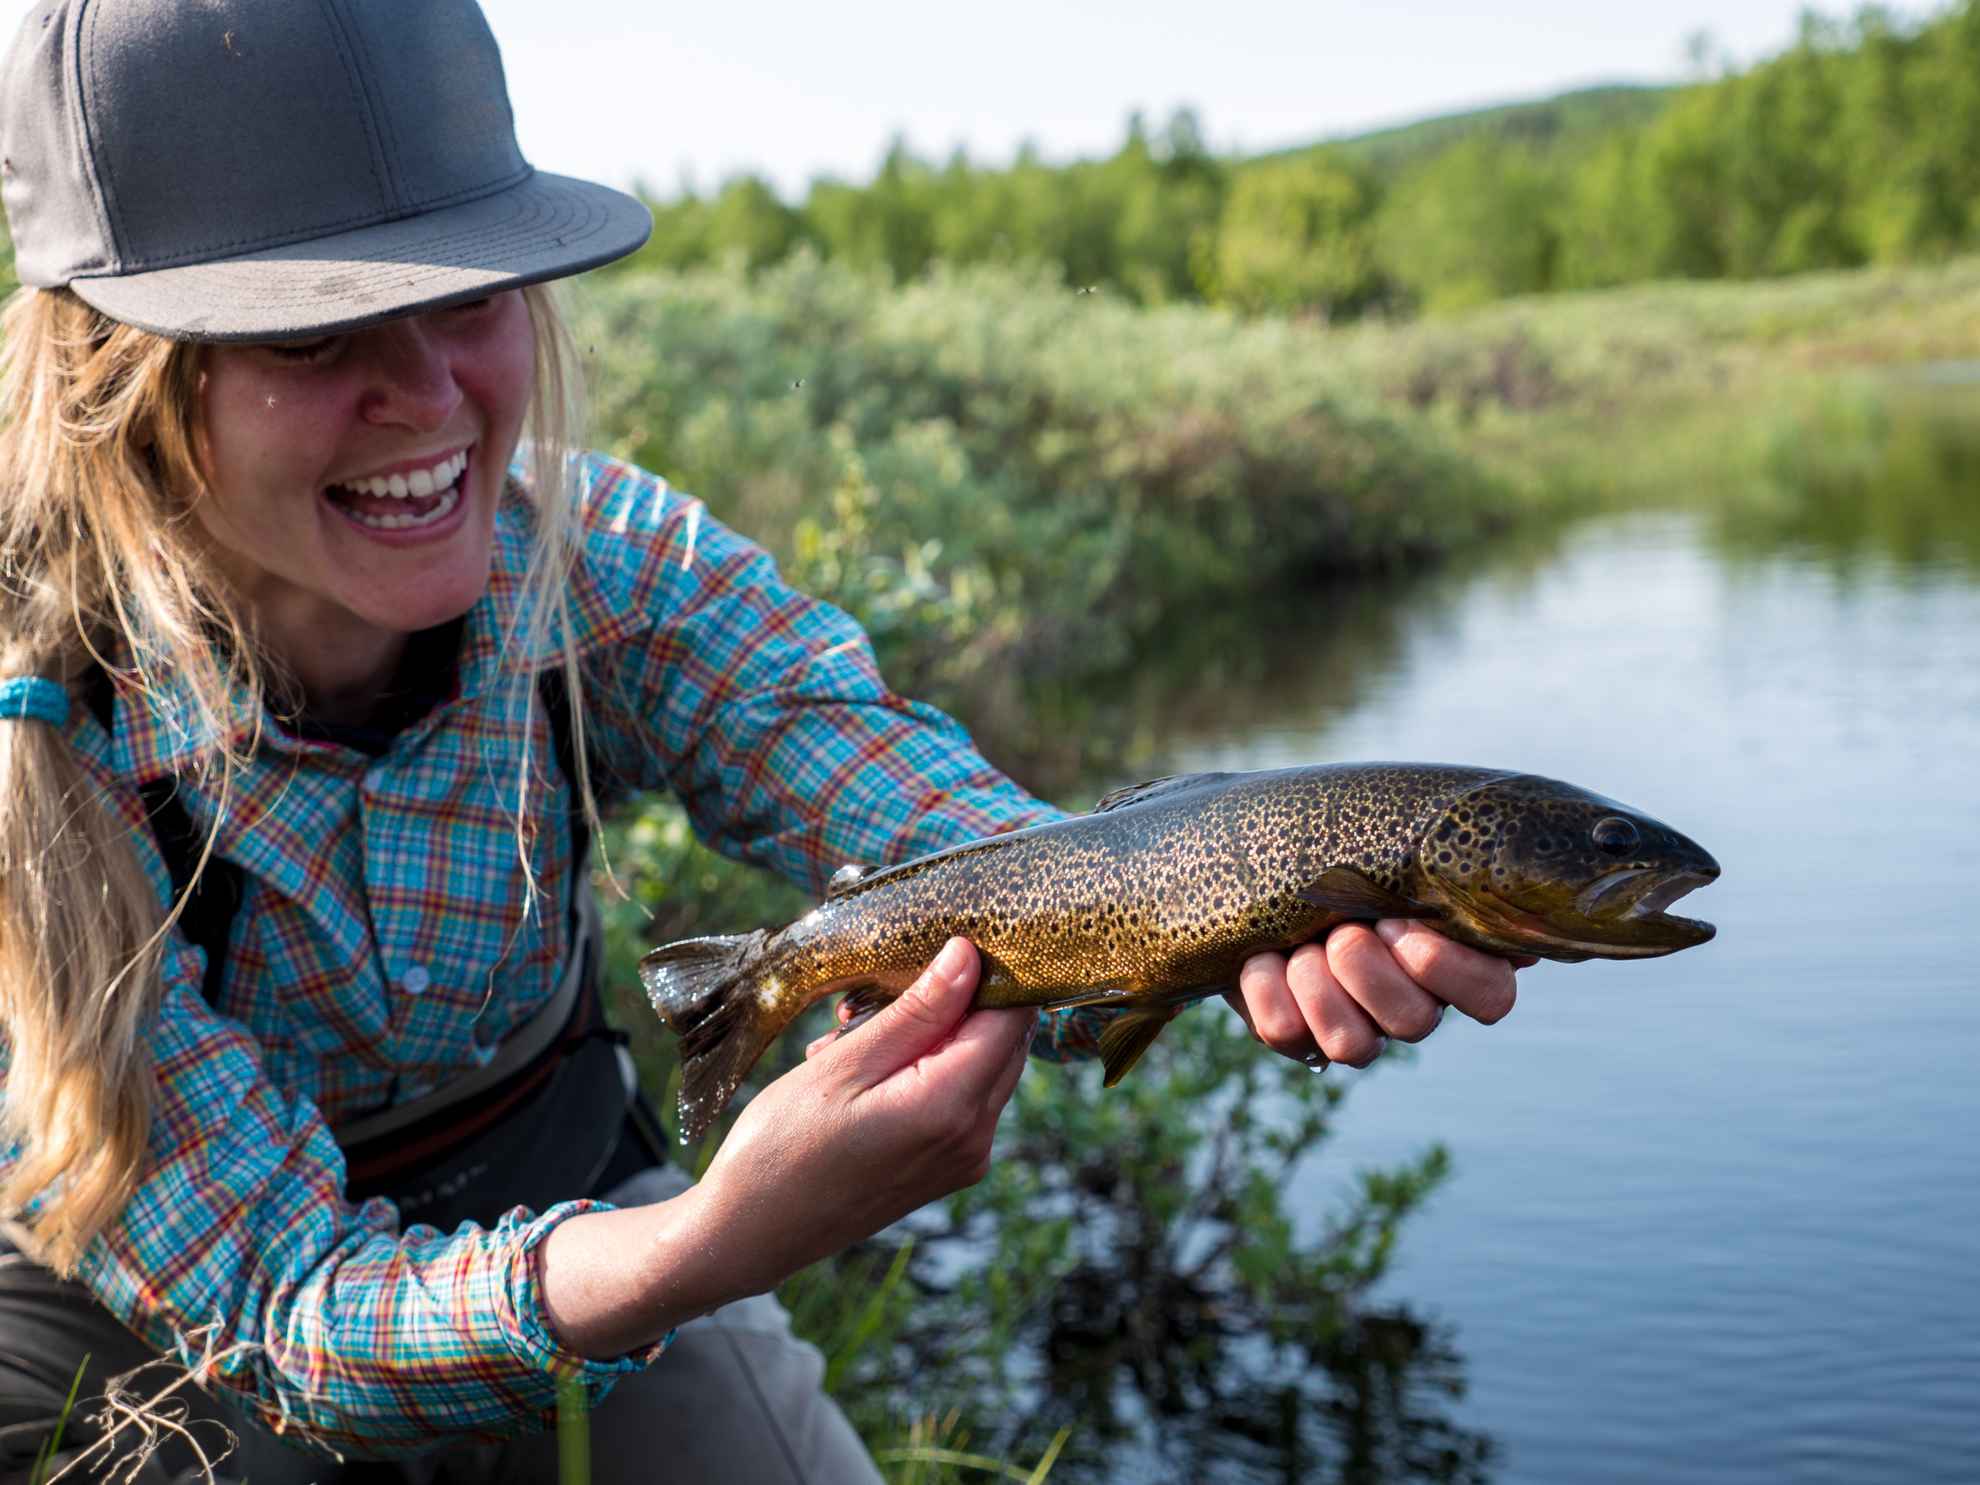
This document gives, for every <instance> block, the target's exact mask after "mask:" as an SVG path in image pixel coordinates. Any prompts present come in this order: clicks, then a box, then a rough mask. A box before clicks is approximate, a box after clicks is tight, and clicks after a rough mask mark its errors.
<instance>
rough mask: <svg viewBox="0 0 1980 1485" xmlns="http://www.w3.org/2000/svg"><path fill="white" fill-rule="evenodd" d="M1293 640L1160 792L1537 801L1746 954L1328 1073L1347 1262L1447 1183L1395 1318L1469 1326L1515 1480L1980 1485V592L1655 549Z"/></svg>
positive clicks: (1605, 982)
mask: <svg viewBox="0 0 1980 1485" xmlns="http://www.w3.org/2000/svg"><path fill="white" fill-rule="evenodd" d="M1287 624H1288V627H1289V628H1291V629H1293V630H1295V631H1296V630H1298V629H1299V628H1301V627H1308V628H1310V631H1311V632H1310V636H1308V637H1307V639H1306V640H1305V642H1304V643H1300V642H1295V643H1294V644H1292V645H1290V646H1288V647H1287V648H1286V649H1285V650H1284V651H1282V652H1280V653H1278V654H1277V656H1276V658H1275V659H1274V661H1273V662H1272V664H1271V666H1270V670H1271V672H1272V674H1271V675H1270V677H1269V680H1268V682H1267V683H1266V684H1263V685H1260V686H1258V687H1256V688H1255V689H1249V690H1247V691H1246V692H1245V694H1244V695H1243V696H1242V697H1241V699H1237V700H1233V699H1231V698H1229V697H1225V698H1224V700H1223V702H1222V704H1220V705H1219V707H1218V708H1217V709H1216V711H1215V716H1214V719H1208V720H1206V719H1204V718H1201V717H1199V718H1197V719H1196V720H1195V721H1194V722H1193V723H1192V724H1191V726H1190V728H1189V731H1188V733H1187V735H1186V736H1183V737H1180V738H1175V737H1173V736H1172V739H1171V741H1170V743H1169V744H1167V745H1166V748H1165V754H1166V756H1161V757H1159V758H1158V760H1157V761H1158V763H1159V764H1161V765H1162V768H1161V769H1159V770H1158V771H1168V770H1169V769H1175V770H1183V769H1200V768H1264V767H1274V766H1278V765H1281V764H1288V763H1299V762H1311V761H1318V760H1325V759H1343V760H1345V759H1360V758H1369V759H1372V758H1397V759H1425V760H1442V761H1452V762H1466V763H1481V764H1503V765H1510V766H1515V767H1520V768H1525V769H1530V770H1532V771H1534V772H1538V773H1544V774H1552V775H1555V776H1557V777H1561V778H1566V779H1570V780H1573V781H1575V782H1577V783H1581V784H1585V785H1587V786H1589V787H1592V788H1594V789H1597V790H1598V791H1600V792H1602V793H1606V794H1610V795H1613V796H1615V797H1617V798H1619V799H1622V800H1625V801H1627V802H1629V803H1631V804H1634V805H1637V806H1640V807H1641V808H1643V809H1646V810H1648V811H1649V812H1650V813H1652V814H1655V815H1659V816H1661V817H1662V818H1664V819H1666V820H1667V821H1669V822H1670V823H1671V824H1673V825H1676V826H1677V827H1678V828H1680V829H1682V830H1684V831H1686V832H1688V833H1690V834H1692V835H1693V836H1695V837H1696V838H1698V839H1700V840H1701V841H1703V842H1704V843H1705V844H1706V845H1707V847H1708V848H1710V849H1711V850H1712V851H1713V852H1714V853H1715V854H1716V855H1717V856H1718V858H1719V861H1720V863H1721V864H1722V865H1723V867H1724V868H1725V875H1724V877H1723V878H1722V879H1721V880H1720V881H1719V882H1718V883H1717V884H1715V885H1714V886H1712V887H1711V888H1709V889H1706V890H1705V891H1703V892H1700V893H1698V894H1697V895H1695V896H1694V897H1692V898H1690V899H1688V900H1687V905H1685V906H1682V907H1681V908H1680V909H1679V910H1680V911H1684V912H1688V913H1691V914H1693V915H1695V916H1700V917H1705V918H1709V919H1711V920H1712V921H1714V922H1716V923H1717V924H1718V925H1719V937H1718V939H1717V940H1716V941H1715V942H1713V943H1711V944H1708V945H1706V946H1704V947H1703V948H1699V949H1694V950H1691V951H1689V952H1687V953H1684V954H1681V955H1678V956H1675V957H1673V958H1669V959H1662V960H1654V961H1646V962H1640V963H1635V964H1608V963H1592V964H1583V965H1553V964H1543V965H1540V966H1538V967H1536V968H1534V969H1532V970H1528V971H1526V972H1524V973H1523V974H1522V975H1521V977H1520V979H1521V991H1520V1004H1519V1007H1518V1009H1517V1010H1516V1011H1515V1012H1514V1014H1513V1015H1512V1016H1511V1017H1510V1018H1508V1019H1507V1020H1506V1021H1504V1022H1503V1023H1501V1024H1500V1025H1498V1026H1496V1027H1492V1028H1482V1027H1478V1026H1475V1025H1473V1024H1471V1023H1468V1022H1463V1021H1462V1020H1461V1019H1459V1018H1456V1017H1453V1018H1451V1020H1450V1022H1449V1023H1448V1024H1447V1025H1446V1026H1445V1027H1444V1028H1443V1029H1442V1030H1440V1031H1439V1032H1438V1033H1437V1034H1436V1035H1435V1036H1434V1037H1432V1038H1431V1039H1430V1041H1428V1042H1426V1043H1425V1044H1424V1045H1423V1046H1422V1047H1421V1048H1419V1049H1418V1050H1417V1052H1416V1054H1415V1061H1414V1063H1413V1064H1409V1065H1402V1064H1400V1063H1398V1064H1394V1065H1391V1064H1388V1063H1386V1062H1385V1063H1383V1064H1378V1065H1377V1066H1376V1067H1375V1068H1373V1069H1371V1070H1370V1071H1368V1072H1367V1073H1363V1074H1356V1073H1354V1072H1352V1071H1348V1070H1342V1069H1336V1070H1333V1071H1330V1072H1329V1073H1328V1074H1327V1076H1330V1077H1344V1078H1348V1079H1352V1080H1354V1082H1355V1083H1356V1087H1355V1090H1354V1093H1353V1096H1352V1098H1351V1099H1350V1100H1349V1102H1348V1104H1347V1105H1346V1107H1345V1110H1344V1116H1343V1118H1342V1119H1341V1121H1340V1126H1339V1127H1340V1135H1339V1137H1338V1138H1337V1139H1336V1140H1335V1141H1334V1142H1333V1143H1332V1144H1330V1145H1329V1146H1328V1147H1327V1148H1326V1149H1325V1151H1324V1152H1322V1153H1321V1154H1320V1155H1319V1156H1317V1157H1316V1158H1314V1159H1313V1160H1312V1161H1311V1162H1309V1164H1308V1165H1307V1167H1306V1169H1305V1171H1304V1182H1305V1185H1304V1189H1303V1191H1302V1192H1301V1193H1300V1195H1299V1196H1298V1198H1297V1202H1296V1204H1297V1206H1298V1207H1299V1209H1300V1211H1301V1213H1302V1216H1303V1217H1304V1218H1305V1219H1306V1220H1308V1221H1309V1222H1310V1223H1311V1226H1312V1230H1313V1232H1314V1233H1316V1234H1317V1233H1318V1231H1319V1230H1320V1227H1321V1224H1322V1223H1323V1222H1324V1221H1325V1218H1326V1215H1327V1213H1328V1212H1329V1210H1330V1208H1331V1207H1332V1206H1333V1204H1334V1203H1335V1201H1336V1200H1337V1198H1338V1196H1339V1194H1340V1192H1341V1191H1342V1190H1343V1188H1344V1185H1345V1181H1346V1179H1347V1175H1348V1172H1350V1171H1351V1170H1353V1169H1354V1168H1356V1167H1358V1166H1367V1165H1386V1164H1392V1163H1394V1162H1396V1161H1397V1160H1399V1159H1400V1158H1402V1157H1404V1156H1407V1155H1409V1154H1412V1153H1415V1152H1417V1151H1419V1150H1421V1149H1422V1148H1423V1147H1424V1146H1426V1145H1427V1144H1429V1143H1431V1142H1433V1141H1438V1140H1441V1141H1443V1142H1444V1143H1445V1144H1446V1145H1448V1147H1449V1148H1450V1150H1451V1153H1452V1155H1453V1156H1454V1158H1455V1162H1456V1173H1455V1174H1454V1175H1453V1177H1452V1178H1451V1180H1450V1181H1449V1182H1448V1183H1447V1184H1446V1185H1445V1187H1444V1188H1443V1189H1442V1191H1441V1192H1440V1193H1439V1194H1438V1195H1437V1197H1436V1198H1435V1199H1434V1200H1433V1202H1432V1203H1431V1205H1430V1207H1429V1209H1428V1210H1427V1211H1426V1212H1424V1213H1422V1214H1421V1215H1419V1216H1418V1217H1416V1218H1415V1219H1413V1220H1412V1221H1411V1222H1410V1223H1409V1224H1408V1226H1407V1227H1406V1228H1405V1232H1404V1239H1403V1244H1402V1248H1401V1251H1400V1255H1399V1258H1398V1261H1397V1262H1396V1264H1395V1266H1394V1268H1393V1271H1392V1273H1391V1275H1390V1277H1389V1278H1388V1279H1387V1280H1386V1281H1385V1283H1384V1285H1383V1286H1382V1288H1381V1290H1380V1291H1379V1292H1378V1294H1377V1295H1376V1296H1375V1298H1376V1299H1377V1300H1379V1301H1386V1302H1390V1303H1399V1304H1406V1305H1407V1306H1409V1307H1410V1308H1411V1309H1412V1310H1413V1311H1415V1312H1417V1313H1420V1314H1425V1315H1428V1316H1430V1317H1432V1318H1434V1319H1436V1320H1439V1321H1441V1322H1443V1323H1444V1324H1446V1325H1448V1326H1449V1327H1450V1335H1451V1339H1452V1341H1453V1343H1454V1345H1455V1348H1456V1350H1457V1351H1458V1352H1459V1353H1460V1355H1461V1357H1462V1361H1463V1367H1464V1371H1465V1375H1466V1377H1467V1378H1468V1382H1469V1388H1468V1392H1467V1395H1466V1396H1465V1398H1464V1400H1463V1401H1462V1402H1461V1403H1459V1404H1457V1405H1456V1406H1455V1408H1454V1409H1453V1410H1452V1416H1453V1418H1454V1420H1455V1421H1457V1422H1459V1423H1461V1424H1462V1425H1463V1426H1464V1427H1465V1428H1467V1429H1473V1430H1478V1431H1480V1432H1482V1433H1484V1434H1486V1435H1488V1436H1489V1437H1490V1438H1491V1439H1492V1441H1493V1443H1494V1445H1495V1450H1494V1454H1495V1460H1496V1463H1495V1466H1494V1469H1493V1471H1492V1477H1493V1478H1494V1479H1496V1480H1503V1481H1544V1482H1555V1481H1558V1482H1563V1485H1565V1482H1577V1485H1578V1482H1583V1481H1590V1480H1603V1481H1646V1482H1650V1481H1655V1482H1669V1481H1686V1482H1691V1481H1811V1482H1812V1481H1837V1482H1850V1485H1862V1482H1873V1481H1904V1482H1913V1481H1919V1482H1924V1481H1959V1482H1974V1481H1980V1281H1976V1278H1975V1260H1976V1258H1980V1127H1976V1126H1980V901H1977V900H1976V899H1980V803H1976V799H1980V581H1976V580H1975V575H1974V574H1973V573H1972V572H1971V571H1970V570H1968V571H1965V572H1962V571H1960V570H1958V569H1956V568H1954V567H1952V566H1951V565H1947V566H1944V567H1935V566H1932V565H1929V564H1926V565H1912V566H1909V567H1904V568H1899V567H1896V566H1893V565H1888V564H1883V563H1880V562H1879V561H1877V560H1876V559H1873V558H1862V559H1860V560H1850V561H1845V562H1840V563H1839V562H1838V561H1837V560H1836V559H1834V558H1833V557H1830V558H1817V557H1814V556H1810V555H1797V554H1796V553H1793V552H1784V553H1772V554H1762V555H1757V556H1756V555H1750V554H1749V555H1746V556H1743V557H1737V558H1735V557H1730V556H1726V555H1722V554H1720V553H1719V552H1717V551H1715V550H1714V549H1713V548H1712V547H1711V546H1710V544H1709V543H1708V542H1707V541H1706V539H1705V538H1704V536H1703V535H1702V534H1701V533H1700V531H1699V530H1698V529H1697V528H1695V527H1694V526H1693V525H1691V524H1690V523H1688V522H1687V521H1685V520H1682V519H1679V518H1671V517H1656V518H1634V519H1630V520H1627V521H1622V522H1616V523H1610V524H1605V525H1601V526H1596V527H1589V528H1584V529H1583V530H1581V531H1579V532H1576V533H1574V534H1572V535H1570V536H1569V537H1567V538H1566V539H1565V541H1564V542H1563V544H1562V545H1561V546H1559V547H1558V548H1556V549H1554V550H1553V551H1551V552H1548V553H1545V554H1542V555H1540V556H1538V557H1535V556H1533V555H1532V554H1527V555H1526V556H1524V557H1522V558H1519V559H1513V560H1508V561H1504V562H1501V563H1498V564H1494V565H1489V566H1487V567H1486V568H1484V569H1483V570H1479V571H1475V572H1472V573H1469V574H1456V575H1448V576H1446V577H1445V578H1444V579H1442V580H1440V583H1439V584H1438V585H1437V586H1435V587H1433V588H1429V589H1421V590H1416V591H1414V592H1412V593H1411V594H1410V595H1409V596H1408V597H1407V598H1406V599H1405V600H1403V601H1401V602H1399V603H1391V604H1390V605H1389V606H1387V607H1386V608H1384V609H1382V611H1381V612H1379V613H1377V614H1375V615H1373V616H1371V615H1370V614H1369V613H1367V612H1365V611H1364V612H1360V613H1358V614H1357V615H1355V616H1353V617H1351V618H1349V617H1344V616H1339V615H1330V614H1329V613H1326V612H1320V611H1315V612H1311V613H1308V614H1306V615H1304V616H1303V617H1302V616H1297V615H1289V616H1287ZM1344 634H1346V635H1348V636H1351V637H1350V638H1349V639H1347V640H1344V639H1343V635H1344ZM1353 636H1358V638H1355V637H1353ZM1344 646H1345V648H1344ZM1371 647H1373V648H1377V649H1379V650H1380V651H1381V656H1380V663H1379V664H1378V665H1376V666H1373V667H1360V666H1356V665H1354V664H1353V663H1352V662H1351V660H1350V659H1349V658H1347V656H1348V655H1349V653H1350V652H1351V651H1355V650H1358V651H1359V652H1360V653H1361V654H1362V655H1364V656H1365V655H1366V654H1367V653H1368V652H1369V650H1370V648H1371Z"/></svg>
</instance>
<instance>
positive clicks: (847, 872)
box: [825, 861, 873, 899]
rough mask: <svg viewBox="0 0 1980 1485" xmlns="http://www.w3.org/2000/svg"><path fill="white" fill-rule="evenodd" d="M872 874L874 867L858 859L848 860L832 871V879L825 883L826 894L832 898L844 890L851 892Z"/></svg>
mask: <svg viewBox="0 0 1980 1485" xmlns="http://www.w3.org/2000/svg"><path fill="white" fill-rule="evenodd" d="M872 874H873V868H872V867H870V866H861V865H860V864H859V863H858V862H856V861H848V862H847V863H846V864H845V865H844V866H842V867H840V868H839V869H838V870H837V871H835V872H833V873H832V879H831V880H830V881H828V882H827V883H826V884H825V896H826V897H827V898H828V899H830V898H834V897H837V896H838V895H839V894H840V893H842V892H849V891H851V890H852V889H853V888H854V887H857V886H858V885H859V884H860V883H861V882H863V881H865V880H866V879H867V878H868V877H869V876H871V875H872Z"/></svg>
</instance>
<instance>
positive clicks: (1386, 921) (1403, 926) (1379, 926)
mask: <svg viewBox="0 0 1980 1485" xmlns="http://www.w3.org/2000/svg"><path fill="white" fill-rule="evenodd" d="M1409 928H1410V923H1409V919H1407V918H1379V919H1377V920H1376V923H1375V936H1376V937H1377V938H1379V939H1380V940H1381V941H1382V942H1383V943H1385V944H1388V945H1390V946H1392V947H1393V946H1394V944H1395V941H1396V940H1397V939H1399V938H1401V937H1402V936H1403V935H1404V934H1405V933H1408V932H1409Z"/></svg>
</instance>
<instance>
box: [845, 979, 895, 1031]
mask: <svg viewBox="0 0 1980 1485" xmlns="http://www.w3.org/2000/svg"><path fill="white" fill-rule="evenodd" d="M900 993H901V992H900V991H898V990H889V989H887V988H886V987H885V986H883V985H860V986H857V987H856V988H854V989H852V990H849V991H847V992H846V994H845V997H844V998H843V999H842V1000H840V1002H839V1008H838V1012H837V1015H838V1018H839V1035H840V1036H844V1035H846V1033H847V1032H850V1031H854V1030H857V1029H858V1028H859V1027H861V1026H864V1025H865V1024H866V1023H867V1022H868V1021H871V1020H872V1019H873V1018H874V1017H875V1016H877V1015H879V1014H880V1013H881V1012H882V1011H884V1010H886V1009H887V1007H888V1006H890V1005H892V1004H893V1003H894V1002H895V1001H896V1000H898V999H899V998H900Z"/></svg>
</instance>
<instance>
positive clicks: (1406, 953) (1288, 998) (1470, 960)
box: [1224, 918, 1534, 1067]
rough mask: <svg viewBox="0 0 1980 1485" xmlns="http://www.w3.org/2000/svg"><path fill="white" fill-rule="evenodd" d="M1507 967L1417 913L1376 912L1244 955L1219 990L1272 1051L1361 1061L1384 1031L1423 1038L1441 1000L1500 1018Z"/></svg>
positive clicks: (1378, 1046)
mask: <svg viewBox="0 0 1980 1485" xmlns="http://www.w3.org/2000/svg"><path fill="white" fill-rule="evenodd" d="M1533 962H1534V961H1533V960H1531V959H1522V960H1520V961H1518V965H1519V967H1522V968H1523V967H1524V966H1525V965H1528V964H1531V963H1533ZM1514 968H1515V965H1514V964H1513V963H1509V962H1508V961H1506V960H1504V959H1500V958H1497V957H1496V956H1494V955H1491V954H1485V953H1481V952H1480V951H1479V950H1477V949H1473V948H1468V947H1466V946H1465V945H1463V944H1460V943H1455V942H1453V941H1452V940H1450V939H1448V938H1445V937H1444V936H1443V935H1442V934H1441V933H1438V932H1437V931H1436V930H1435V929H1434V928H1430V927H1427V926H1426V925H1424V924H1422V923H1417V922H1413V921H1411V920H1409V919H1406V918H1384V919H1383V920H1382V921H1381V922H1379V923H1377V924H1375V925H1374V926H1373V927H1372V928H1371V927H1370V926H1369V925H1368V924H1366V923H1343V924H1342V925H1341V926H1340V927H1338V928H1336V929H1335V930H1334V931H1333V932H1332V933H1330V934H1328V935H1327V937H1326V939H1325V940H1324V941H1323V942H1320V943H1311V944H1302V945H1301V946H1300V947H1299V948H1297V949H1295V950H1293V951H1292V953H1291V955H1285V954H1256V955H1253V956H1252V957H1251V958H1250V959H1249V960H1247V961H1246V962H1245V966H1244V969H1243V971H1242V972H1241V973H1240V974H1239V976H1238V988H1237V989H1236V990H1232V991H1227V992H1226V993H1225V996H1224V998H1225V999H1226V1000H1228V1001H1229V1002H1230V1003H1231V1006H1232V1008H1233V1009H1234V1010H1236V1011H1237V1013H1238V1014H1239V1015H1240V1016H1243V1017H1244V1019H1245V1024H1247V1025H1248V1026H1250V1027H1251V1034H1252V1035H1253V1036H1255V1037H1257V1038H1258V1040H1260V1041H1261V1042H1263V1043H1264V1044H1265V1045H1266V1046H1268V1047H1270V1048H1272V1050H1273V1051H1275V1052H1282V1053H1284V1054H1285V1055H1286V1056H1288V1057H1293V1058H1297V1059H1298V1060H1299V1061H1301V1062H1305V1063H1307V1064H1309V1065H1310V1066H1314V1067H1321V1066H1324V1065H1325V1064H1326V1063H1328V1062H1345V1063H1347V1064H1348V1066H1350V1067H1366V1066H1368V1064H1369V1063H1371V1062H1373V1061H1374V1060H1375V1058H1376V1057H1377V1056H1378V1055H1380V1053H1381V1051H1382V1048H1383V1046H1384V1045H1385V1042H1384V1038H1386V1037H1395V1038H1397V1039H1398V1040H1400V1041H1406V1042H1420V1041H1422V1040H1423V1038H1424V1037H1426V1036H1428V1035H1429V1034H1430V1033H1431V1032H1433V1031H1435V1030H1436V1029H1437V1023H1438V1021H1440V1020H1441V1019H1442V1018H1443V1014H1444V1007H1445V1006H1447V1005H1451V1006H1456V1007H1457V1008H1458V1009H1459V1010H1460V1011H1462V1012H1464V1014H1465V1015H1467V1016H1469V1017H1471V1018H1472V1019H1473V1020H1474V1021H1483V1022H1485V1023H1486V1024H1487V1025H1490V1024H1491V1023H1492V1022H1494V1021H1497V1020H1498V1019H1500V1018H1501V1017H1502V1016H1504V1015H1505V1014H1506V1012H1507V1011H1510V1010H1511V1009H1512V1008H1513V995H1514V986H1513V970H1514Z"/></svg>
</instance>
